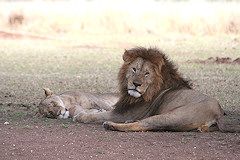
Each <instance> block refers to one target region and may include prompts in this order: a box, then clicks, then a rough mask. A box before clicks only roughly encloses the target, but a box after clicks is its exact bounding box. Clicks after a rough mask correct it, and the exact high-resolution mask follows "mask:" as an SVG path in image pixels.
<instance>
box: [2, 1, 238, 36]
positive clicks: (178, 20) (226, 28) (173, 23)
mask: <svg viewBox="0 0 240 160" xmlns="http://www.w3.org/2000/svg"><path fill="white" fill-rule="evenodd" d="M239 8H240V4H239V3H207V2H198V3H197V2H192V3H184V2H178V3H170V2H168V3H163V2H157V1H120V0H115V1H90V2H83V1H81V2H79V1H67V2H66V1H63V2H39V1H38V2H15V3H7V2H0V27H1V28H2V29H7V30H20V31H23V32H33V33H41V34H54V33H58V34H59V33H61V34H72V35H73V34H77V33H88V34H89V33H153V34H163V33H164V34H166V33H167V34H169V33H171V34H172V33H181V34H182V33H187V34H194V35H196V34H197V35H215V34H223V33H227V34H229V33H231V34H232V33H233V34H237V33H240V21H239V19H240V11H239Z"/></svg>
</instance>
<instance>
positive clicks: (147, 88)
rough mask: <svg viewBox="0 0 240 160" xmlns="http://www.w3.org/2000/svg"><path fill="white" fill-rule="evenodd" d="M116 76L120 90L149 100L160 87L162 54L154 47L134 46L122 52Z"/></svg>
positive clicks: (162, 63) (161, 81)
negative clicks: (121, 60)
mask: <svg viewBox="0 0 240 160" xmlns="http://www.w3.org/2000/svg"><path fill="white" fill-rule="evenodd" d="M123 60H124V64H123V65H122V67H121V69H120V72H119V75H118V78H119V85H120V90H121V92H122V93H123V92H127V94H129V95H130V96H131V97H134V98H135V99H141V98H143V99H144V100H145V101H150V100H151V99H152V97H153V96H154V95H155V94H156V93H157V92H158V91H159V90H160V89H161V86H162V83H163V78H162V72H161V70H162V66H163V65H165V63H164V60H163V55H162V53H161V52H159V51H158V50H156V49H145V48H134V49H131V50H126V51H125V53H124V54H123Z"/></svg>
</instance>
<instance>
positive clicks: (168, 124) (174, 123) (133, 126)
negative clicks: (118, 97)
mask: <svg viewBox="0 0 240 160" xmlns="http://www.w3.org/2000/svg"><path fill="white" fill-rule="evenodd" d="M216 117H218V113H217V112H216V113H214V112H213V111H211V110H203V109H202V108H201V105H200V104H198V105H196V104H195V105H192V106H191V105H190V106H182V107H179V108H176V109H174V110H172V111H169V112H167V113H164V114H160V115H155V116H151V117H148V118H146V119H143V120H140V121H137V122H134V123H128V124H119V123H113V122H105V123H104V124H103V126H104V128H106V129H110V130H119V131H148V130H159V131H192V130H200V131H202V132H208V131H211V129H210V127H211V126H212V125H213V124H214V123H216Z"/></svg>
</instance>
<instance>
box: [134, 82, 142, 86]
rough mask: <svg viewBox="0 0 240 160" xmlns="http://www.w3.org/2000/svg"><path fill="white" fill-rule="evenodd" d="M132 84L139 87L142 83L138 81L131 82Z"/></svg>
mask: <svg viewBox="0 0 240 160" xmlns="http://www.w3.org/2000/svg"><path fill="white" fill-rule="evenodd" d="M133 84H134V86H135V87H140V86H141V85H142V84H141V83H138V82H133Z"/></svg>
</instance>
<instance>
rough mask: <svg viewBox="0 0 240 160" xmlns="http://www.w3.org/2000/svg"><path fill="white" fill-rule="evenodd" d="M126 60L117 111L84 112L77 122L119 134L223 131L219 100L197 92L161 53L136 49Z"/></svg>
mask: <svg viewBox="0 0 240 160" xmlns="http://www.w3.org/2000/svg"><path fill="white" fill-rule="evenodd" d="M123 60H124V64H123V65H122V67H121V69H120V71H119V74H118V80H119V86H120V99H119V101H118V102H117V103H116V104H115V109H113V110H111V111H107V112H99V113H85V112H80V113H79V114H78V115H76V116H75V117H74V121H78V122H84V123H102V122H104V123H103V126H104V128H106V129H109V130H118V131H148V130H160V131H165V130H170V131H192V130H199V131H203V132H208V131H213V130H219V129H220V130H221V131H223V129H222V127H223V125H221V124H222V123H221V122H222V118H223V116H224V111H223V110H222V108H221V106H220V105H219V103H218V102H217V100H216V99H214V98H211V97H208V96H206V95H204V94H202V93H199V92H197V91H195V90H193V89H192V88H191V86H190V85H189V82H188V81H186V80H185V79H183V78H182V76H181V75H180V74H179V73H178V71H177V68H176V67H175V66H174V65H173V63H172V62H170V61H169V60H168V59H167V57H166V56H165V55H164V54H163V53H162V52H161V51H159V50H158V49H153V48H150V49H146V48H134V49H131V50H126V51H125V53H124V55H123ZM124 122H128V123H124ZM229 131H231V130H229Z"/></svg>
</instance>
